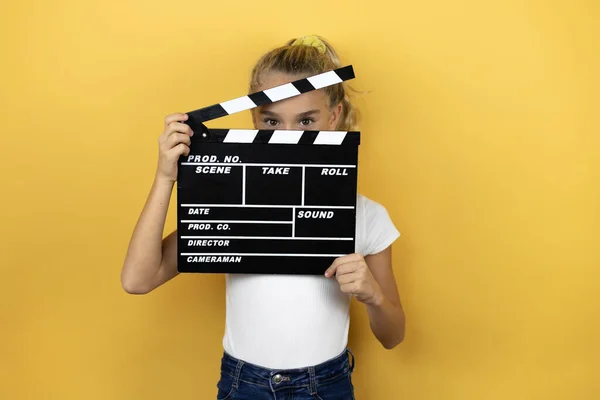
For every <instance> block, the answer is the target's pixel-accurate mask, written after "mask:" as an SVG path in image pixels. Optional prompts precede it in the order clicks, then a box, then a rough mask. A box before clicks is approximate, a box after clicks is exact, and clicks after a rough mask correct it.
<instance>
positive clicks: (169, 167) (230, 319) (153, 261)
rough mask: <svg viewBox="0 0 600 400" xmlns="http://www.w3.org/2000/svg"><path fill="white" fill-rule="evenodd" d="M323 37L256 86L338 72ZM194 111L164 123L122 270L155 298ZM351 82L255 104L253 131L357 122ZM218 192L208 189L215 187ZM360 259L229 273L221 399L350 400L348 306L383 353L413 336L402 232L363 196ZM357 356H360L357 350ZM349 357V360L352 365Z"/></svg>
mask: <svg viewBox="0 0 600 400" xmlns="http://www.w3.org/2000/svg"><path fill="white" fill-rule="evenodd" d="M341 66H342V65H341V64H340V61H339V59H338V57H337V55H336V53H335V51H334V50H333V48H332V47H331V46H330V45H329V44H328V43H327V42H326V41H325V40H323V39H322V38H320V37H317V36H307V37H301V38H298V39H296V40H291V41H289V42H288V43H287V44H286V45H285V46H282V47H279V48H276V49H274V50H271V51H270V52H268V53H267V54H265V55H264V56H263V57H262V58H260V60H259V61H258V63H257V65H256V66H255V67H254V68H253V70H252V74H251V81H250V88H249V89H250V93H253V92H256V91H260V90H265V89H268V88H271V87H274V86H278V85H281V84H284V83H288V82H291V81H294V80H296V79H300V78H305V77H308V76H311V75H315V74H318V73H322V72H326V71H329V70H332V69H336V68H339V67H341ZM186 119H187V115H185V114H180V113H177V114H171V115H168V116H167V117H166V119H165V125H164V132H163V134H162V135H161V136H160V139H159V149H160V152H159V158H158V168H157V171H156V175H155V180H154V183H153V185H152V188H151V191H150V194H149V196H148V199H147V202H146V204H145V206H144V208H143V210H142V213H141V215H140V217H139V220H138V223H137V225H136V227H135V229H134V232H133V235H132V237H131V242H130V244H129V249H128V252H127V255H126V258H125V262H124V265H123V270H122V275H121V281H122V285H123V288H124V289H125V291H127V292H128V293H135V294H142V293H148V292H150V291H152V290H153V289H155V288H157V287H158V286H160V285H162V284H164V283H165V282H167V281H169V280H170V279H172V278H173V277H175V276H176V275H177V274H178V273H177V232H176V231H175V232H172V233H170V234H169V235H168V236H166V237H165V238H163V237H162V233H163V228H164V223H165V218H166V214H167V208H168V203H169V200H170V197H171V192H172V189H173V185H174V184H175V181H176V177H177V161H178V158H179V157H180V156H181V155H188V152H189V147H188V146H189V145H190V137H191V136H193V135H194V132H192V131H191V129H190V127H189V126H188V125H186V124H185V123H184V122H185V121H186ZM356 119H357V118H356V110H355V108H354V106H353V105H352V103H351V102H350V99H349V96H348V93H347V89H346V87H345V83H339V84H336V85H333V86H329V87H326V88H323V89H320V90H315V91H311V92H307V93H304V94H301V95H299V96H296V97H292V98H289V99H286V100H282V101H280V102H276V103H273V104H269V105H265V106H261V107H258V108H255V109H253V110H252V120H253V123H254V126H255V129H287V130H289V129H292V130H342V131H351V130H357V129H356V122H357V121H356ZM207 190H210V189H207ZM356 215H357V220H356V248H355V254H350V255H347V256H344V257H340V258H338V259H336V260H335V261H334V262H333V264H332V265H331V267H330V268H329V269H328V270H327V272H326V273H325V276H297V275H256V274H227V275H225V279H226V290H227V296H226V299H227V300H226V321H225V334H224V337H223V347H224V354H223V358H222V363H221V379H220V380H219V382H218V384H217V387H218V394H217V399H219V400H223V399H253V400H261V399H291V398H294V399H296V400H299V399H324V400H327V399H353V398H354V389H353V385H352V380H351V373H352V370H353V368H354V356H353V355H352V353H351V352H350V350H349V349H347V347H346V346H347V340H348V328H349V305H350V299H351V298H352V297H354V298H355V299H356V300H358V301H359V302H361V303H363V304H364V306H365V307H366V308H367V313H368V316H369V321H370V329H371V331H372V332H373V334H374V335H375V337H376V338H377V340H379V342H380V343H381V344H382V345H383V347H385V348H386V349H391V348H393V347H395V346H396V345H397V344H399V343H400V342H401V341H402V340H403V338H404V329H405V328H404V312H403V309H402V305H401V302H400V298H399V295H398V290H397V287H396V282H395V279H394V274H393V271H392V261H391V254H392V253H391V248H390V246H391V244H392V243H393V242H394V241H395V240H396V239H397V238H398V236H399V232H398V231H397V230H396V228H395V227H394V225H393V223H392V221H391V220H390V217H389V215H388V213H387V211H386V209H385V208H384V207H383V206H382V205H380V204H378V203H376V202H374V201H372V200H370V199H368V198H366V197H365V196H362V195H358V197H357V209H356ZM349 355H351V356H352V357H349ZM350 358H351V360H352V362H350Z"/></svg>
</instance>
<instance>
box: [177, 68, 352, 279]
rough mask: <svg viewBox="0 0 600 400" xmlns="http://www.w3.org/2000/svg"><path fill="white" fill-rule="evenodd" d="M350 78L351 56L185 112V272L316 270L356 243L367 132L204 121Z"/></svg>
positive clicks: (180, 208) (181, 213)
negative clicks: (221, 125)
mask: <svg viewBox="0 0 600 400" xmlns="http://www.w3.org/2000/svg"><path fill="white" fill-rule="evenodd" d="M353 78H354V71H353V69H352V66H351V65H350V66H346V67H343V68H339V69H335V70H332V71H328V72H325V73H322V74H318V75H314V76H312V77H309V78H305V79H300V80H297V81H294V82H291V83H287V84H284V85H280V86H277V87H273V88H271V89H268V90H265V91H261V92H257V93H253V94H250V95H247V96H243V97H240V98H237V99H233V100H229V101H226V102H223V103H219V104H215V105H212V106H209V107H205V108H201V109H199V110H195V111H192V112H189V113H187V114H188V116H189V118H188V121H186V123H187V124H188V125H190V127H191V128H192V129H193V131H194V133H195V134H194V136H192V140H191V146H190V153H189V155H188V156H182V157H181V158H180V160H179V165H178V168H179V171H178V178H177V181H178V183H177V219H178V222H177V226H178V228H177V229H178V239H177V243H178V271H179V272H195V273H253V274H299V275H316V274H323V273H324V272H325V270H326V269H327V268H328V267H329V266H330V265H331V263H332V262H333V261H334V259H335V258H337V257H340V256H344V255H347V254H351V253H354V250H355V249H354V246H355V239H356V238H355V231H356V230H355V228H356V196H357V171H358V147H359V144H360V132H340V131H290V130H242V129H209V128H207V127H206V126H205V125H204V122H206V121H209V120H212V119H216V118H220V117H223V116H226V115H230V114H233V113H237V112H240V111H244V110H248V109H251V108H254V107H258V106H260V105H264V104H270V103H273V102H276V101H280V100H284V99H287V98H290V97H293V96H297V95H300V94H302V93H306V92H309V91H311V90H316V89H320V88H323V87H326V86H330V85H334V84H338V83H341V82H343V81H346V80H349V79H353Z"/></svg>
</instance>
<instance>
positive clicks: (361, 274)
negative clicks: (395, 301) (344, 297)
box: [325, 254, 383, 305]
mask: <svg viewBox="0 0 600 400" xmlns="http://www.w3.org/2000/svg"><path fill="white" fill-rule="evenodd" d="M333 275H335V277H336V279H337V281H338V283H339V285H340V289H341V290H342V292H344V293H350V294H352V295H353V296H354V297H355V298H356V300H358V301H360V302H361V303H365V304H370V305H379V304H381V302H382V301H383V291H382V290H381V287H380V286H379V284H378V283H377V281H376V280H375V278H374V277H373V275H372V274H371V270H370V269H369V266H368V265H367V262H366V261H365V259H364V258H363V256H362V255H360V254H350V255H347V256H343V257H339V258H337V259H335V261H334V262H333V263H332V264H331V266H330V267H329V268H328V269H327V271H325V276H326V277H327V278H330V277H332V276H333Z"/></svg>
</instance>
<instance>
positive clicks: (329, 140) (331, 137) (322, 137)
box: [313, 131, 346, 144]
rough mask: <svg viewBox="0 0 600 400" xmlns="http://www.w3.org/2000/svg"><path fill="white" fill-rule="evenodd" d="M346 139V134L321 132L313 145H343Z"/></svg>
mask: <svg viewBox="0 0 600 400" xmlns="http://www.w3.org/2000/svg"><path fill="white" fill-rule="evenodd" d="M345 137H346V132H340V131H329V132H324V131H321V132H319V134H318V135H317V137H316V138H315V141H314V143H313V144H342V142H343V141H344V138H345Z"/></svg>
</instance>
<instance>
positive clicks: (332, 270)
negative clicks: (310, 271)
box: [325, 258, 341, 278]
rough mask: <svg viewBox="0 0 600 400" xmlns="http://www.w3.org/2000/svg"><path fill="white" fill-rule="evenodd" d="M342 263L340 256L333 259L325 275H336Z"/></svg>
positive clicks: (328, 276)
mask: <svg viewBox="0 0 600 400" xmlns="http://www.w3.org/2000/svg"><path fill="white" fill-rule="evenodd" d="M340 264H341V263H340V259H339V258H336V259H335V260H333V263H332V264H331V266H330V267H329V268H327V270H326V271H325V277H327V278H331V277H332V276H334V275H335V272H336V271H337V269H338V267H339V266H340Z"/></svg>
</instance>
